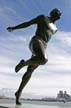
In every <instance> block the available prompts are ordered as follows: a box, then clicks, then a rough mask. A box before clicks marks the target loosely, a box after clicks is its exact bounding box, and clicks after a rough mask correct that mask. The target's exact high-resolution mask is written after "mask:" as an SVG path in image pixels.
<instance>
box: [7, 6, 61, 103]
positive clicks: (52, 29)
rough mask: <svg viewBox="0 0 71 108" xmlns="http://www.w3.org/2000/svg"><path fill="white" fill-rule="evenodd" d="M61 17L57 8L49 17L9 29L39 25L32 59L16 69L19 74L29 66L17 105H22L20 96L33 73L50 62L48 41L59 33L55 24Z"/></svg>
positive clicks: (35, 19)
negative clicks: (47, 51) (46, 51)
mask: <svg viewBox="0 0 71 108" xmlns="http://www.w3.org/2000/svg"><path fill="white" fill-rule="evenodd" d="M60 16H61V12H60V10H58V9H57V8H55V9H53V10H52V11H51V12H50V16H49V17H48V16H45V15H39V16H37V17H36V18H34V19H32V20H30V21H28V22H24V23H22V24H19V25H17V26H13V27H8V28H7V30H8V31H9V32H11V31H13V30H17V29H22V28H26V27H28V26H31V25H33V24H36V25H37V29H36V33H35V36H33V38H32V39H31V41H30V44H29V48H30V50H31V53H32V56H31V58H30V59H29V60H27V61H25V60H24V59H23V60H21V61H20V63H19V64H18V65H16V67H15V72H18V71H19V70H20V69H21V68H23V67H24V66H28V68H27V71H26V72H25V74H24V75H23V77H22V81H21V84H20V86H19V88H18V90H17V92H16V93H15V96H16V104H21V103H20V102H19V98H20V95H21V93H22V90H23V88H24V87H25V85H26V84H27V82H28V81H29V79H30V78H31V75H32V73H33V71H34V70H35V69H36V68H37V67H38V66H39V65H44V64H45V63H46V62H47V61H48V59H47V57H46V53H45V50H46V46H47V43H48V41H49V40H50V39H51V37H52V35H53V34H55V33H56V32H57V27H56V25H55V24H54V23H55V21H57V20H59V19H60Z"/></svg>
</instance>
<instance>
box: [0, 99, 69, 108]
mask: <svg viewBox="0 0 71 108" xmlns="http://www.w3.org/2000/svg"><path fill="white" fill-rule="evenodd" d="M20 101H21V103H22V105H21V106H20V105H15V99H0V106H7V107H11V108H71V102H66V103H63V102H42V101H23V100H20Z"/></svg>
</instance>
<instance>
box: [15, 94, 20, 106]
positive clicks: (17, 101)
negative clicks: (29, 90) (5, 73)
mask: <svg viewBox="0 0 71 108" xmlns="http://www.w3.org/2000/svg"><path fill="white" fill-rule="evenodd" d="M15 96H16V105H21V102H19V100H18V99H19V95H18V93H17V92H16V93H15Z"/></svg>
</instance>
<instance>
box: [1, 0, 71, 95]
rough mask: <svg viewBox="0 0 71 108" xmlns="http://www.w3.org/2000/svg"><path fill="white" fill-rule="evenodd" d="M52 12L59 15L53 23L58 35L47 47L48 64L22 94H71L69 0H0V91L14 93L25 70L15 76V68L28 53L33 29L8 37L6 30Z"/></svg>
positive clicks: (12, 33) (34, 75)
mask: <svg viewBox="0 0 71 108" xmlns="http://www.w3.org/2000/svg"><path fill="white" fill-rule="evenodd" d="M53 8H58V9H60V10H61V11H62V17H61V19H60V20H59V21H58V22H56V25H57V27H58V32H57V33H56V34H55V35H54V36H53V37H52V39H51V40H50V42H49V43H48V45H47V50H46V53H47V55H48V63H47V64H46V65H44V66H40V67H39V68H38V69H36V70H35V72H34V73H33V75H32V78H31V80H30V81H29V83H28V84H27V86H26V87H25V89H24V94H29V95H28V96H30V95H31V94H33V96H35V95H41V96H51V95H52V96H55V95H56V94H57V92H58V91H59V90H67V91H68V92H69V93H70V94H71V84H70V82H71V23H70V20H71V14H70V13H71V12H70V10H71V0H59V1H57V0H54V1H53V2H52V0H44V2H43V0H30V1H29V0H0V34H1V35H0V89H2V88H9V89H11V88H12V89H15V90H16V89H17V88H18V86H19V83H20V81H21V78H22V75H23V74H24V73H25V71H26V68H27V67H25V68H23V69H22V70H21V71H20V72H19V73H18V74H16V73H15V72H14V68H15V65H16V64H17V63H18V62H19V61H20V60H21V59H22V58H24V59H25V60H27V59H28V58H29V57H30V56H31V53H30V51H29V48H28V44H29V42H30V39H31V38H32V36H33V35H34V34H35V31H36V25H33V26H30V27H28V28H25V29H22V30H16V31H13V32H11V33H9V32H8V31H7V30H6V28H7V27H8V26H14V25H17V24H20V23H23V22H25V21H28V20H31V19H32V18H35V17H36V16H38V15H41V14H45V15H49V12H50V11H51V10H52V9H53Z"/></svg>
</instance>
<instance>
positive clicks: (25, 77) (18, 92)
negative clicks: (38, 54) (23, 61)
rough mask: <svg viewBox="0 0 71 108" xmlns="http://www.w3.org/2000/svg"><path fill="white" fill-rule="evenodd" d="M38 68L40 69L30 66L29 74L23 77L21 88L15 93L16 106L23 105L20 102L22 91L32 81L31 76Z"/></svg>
mask: <svg viewBox="0 0 71 108" xmlns="http://www.w3.org/2000/svg"><path fill="white" fill-rule="evenodd" d="M37 67H38V66H37V65H30V66H28V68H27V72H25V74H24V75H23V77H22V81H21V84H20V86H19V89H18V90H17V92H16V93H15V96H16V104H21V103H20V102H19V98H20V96H21V93H22V90H23V88H24V87H25V86H26V84H27V83H28V81H29V80H30V78H31V75H32V72H33V71H34V70H35V69H36V68H37Z"/></svg>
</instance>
